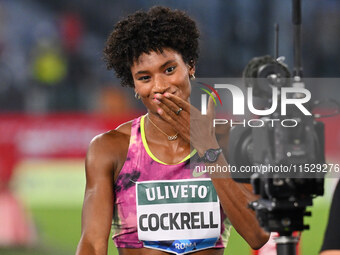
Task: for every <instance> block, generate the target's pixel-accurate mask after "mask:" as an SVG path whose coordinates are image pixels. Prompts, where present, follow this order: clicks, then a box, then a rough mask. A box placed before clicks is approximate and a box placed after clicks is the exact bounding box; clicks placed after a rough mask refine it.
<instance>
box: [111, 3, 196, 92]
mask: <svg viewBox="0 0 340 255" xmlns="http://www.w3.org/2000/svg"><path fill="white" fill-rule="evenodd" d="M198 38H199V32H198V29H197V27H196V23H195V21H194V20H192V19H191V18H190V17H189V16H188V15H187V14H186V13H185V12H183V11H179V10H171V9H170V8H167V7H162V6H155V7H152V8H151V9H150V10H149V11H148V12H143V11H137V12H135V13H134V14H132V15H129V16H128V17H127V18H125V19H123V20H121V21H119V22H118V23H117V24H116V25H115V27H114V30H113V31H112V33H111V34H110V36H109V37H108V40H107V42H106V46H105V48H104V60H105V62H106V66H107V69H109V70H110V69H114V70H115V72H116V74H117V77H118V78H120V79H121V85H122V86H130V87H134V82H133V78H132V74H131V70H130V68H131V66H132V65H133V62H134V61H135V60H137V59H138V58H139V56H140V55H141V54H143V53H150V52H151V51H157V52H161V53H162V52H163V49H164V48H171V49H173V50H175V51H177V52H178V53H180V54H181V56H182V58H183V61H184V62H185V63H186V64H189V65H190V66H193V65H194V64H195V63H196V60H197V58H198V51H199V49H198Z"/></svg>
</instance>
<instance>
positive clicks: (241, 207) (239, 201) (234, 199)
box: [198, 143, 269, 249]
mask: <svg viewBox="0 0 340 255" xmlns="http://www.w3.org/2000/svg"><path fill="white" fill-rule="evenodd" d="M208 147H209V148H218V147H219V145H218V144H217V143H213V144H210V145H207V148H208ZM204 151H205V149H203V150H201V151H198V153H199V154H200V156H202V155H203V154H204ZM217 165H219V166H228V163H227V161H226V159H225V157H224V155H223V154H220V155H219V157H218V159H217V161H216V162H215V163H206V167H207V168H208V167H209V166H212V167H214V166H217ZM210 174H211V179H212V183H213V185H214V187H215V189H216V192H217V194H218V197H219V199H220V202H221V205H222V207H223V210H224V212H225V213H226V215H227V217H228V218H229V220H230V222H231V223H232V225H233V226H234V228H235V229H236V231H237V232H238V233H239V234H240V235H241V236H242V237H243V238H244V239H245V240H246V241H247V242H248V244H249V245H250V246H251V247H252V248H253V249H259V248H261V247H262V246H263V245H264V244H265V243H266V242H267V241H268V239H269V234H268V233H267V232H265V231H264V230H263V229H262V228H261V227H260V225H259V223H258V220H257V219H256V215H255V212H254V211H252V210H251V209H249V208H248V204H249V202H251V201H254V200H256V199H257V196H255V195H254V194H253V193H252V192H251V191H250V190H249V189H247V187H246V186H245V185H244V184H241V183H237V182H235V181H234V180H233V179H232V178H231V175H230V173H210Z"/></svg>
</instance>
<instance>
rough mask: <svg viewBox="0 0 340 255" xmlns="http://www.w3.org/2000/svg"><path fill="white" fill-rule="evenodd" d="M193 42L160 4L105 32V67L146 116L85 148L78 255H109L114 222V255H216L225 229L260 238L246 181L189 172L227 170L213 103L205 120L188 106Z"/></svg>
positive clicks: (189, 25)
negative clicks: (200, 167) (193, 164)
mask: <svg viewBox="0 0 340 255" xmlns="http://www.w3.org/2000/svg"><path fill="white" fill-rule="evenodd" d="M198 37H199V33H198V30H197V27H196V24H195V22H194V21H193V20H192V19H191V18H190V17H188V16H187V15H186V14H185V13H184V12H182V11H178V10H170V9H169V8H165V7H153V8H152V9H150V10H149V11H148V12H141V11H139V12H136V13H134V14H133V15H130V16H128V17H127V18H126V19H123V20H121V21H120V22H118V23H117V24H116V26H115V28H114V30H113V32H112V33H111V35H110V36H109V38H108V40H107V44H106V47H105V49H104V55H105V60H106V62H107V67H108V68H109V69H114V70H115V72H116V74H117V77H118V78H120V79H121V83H122V85H123V86H130V87H132V88H133V89H134V91H135V95H136V98H138V99H140V100H142V102H143V104H144V105H145V107H146V108H147V114H146V115H144V116H141V117H139V118H137V119H134V120H132V121H130V122H127V123H124V124H122V125H120V126H119V127H118V128H117V129H115V130H112V131H110V132H107V133H104V134H101V135H99V136H97V137H95V138H94V139H93V141H92V142H91V144H90V146H89V150H88V153H87V157H86V191H85V200H84V206H83V214H82V235H81V240H80V242H79V245H78V249H77V254H78V255H87V254H91V255H101V254H107V245H108V237H109V234H110V230H111V224H113V230H114V235H113V241H114V242H115V245H116V246H117V248H118V251H119V254H155V255H156V254H169V253H174V254H185V253H195V254H223V252H224V248H225V246H226V243H227V238H228V236H229V233H230V226H231V225H232V226H233V227H234V228H235V229H236V230H237V232H238V233H239V234H240V235H241V236H242V237H243V238H244V239H245V240H246V241H247V242H248V244H249V245H250V246H251V247H252V248H254V249H259V248H260V247H261V246H262V245H263V244H264V243H266V242H267V240H268V237H269V235H268V233H266V232H264V230H262V229H261V228H260V226H259V224H258V221H257V219H256V217H255V214H254V212H253V211H251V210H250V209H248V207H247V204H248V203H249V202H250V201H252V200H255V199H256V197H255V196H254V195H253V194H252V192H251V191H250V188H249V187H248V186H247V185H245V184H239V183H236V182H234V181H233V180H232V178H210V177H211V176H208V177H209V178H206V176H199V177H198V178H195V176H193V172H192V171H191V170H190V164H189V161H190V160H191V161H193V159H195V160H196V161H197V162H201V163H200V164H205V165H214V164H219V165H221V166H222V165H227V162H226V159H225V157H224V155H223V153H221V149H220V148H222V147H221V146H220V144H219V143H218V142H217V138H216V135H215V130H214V128H213V127H212V119H213V117H214V107H213V103H212V100H210V101H209V103H208V111H207V115H205V116H202V115H201V113H200V112H199V111H198V110H197V109H195V108H194V107H193V106H191V105H190V102H189V97H190V92H191V85H190V78H193V77H194V74H195V63H196V61H197V58H198ZM207 123H209V125H208V124H207ZM227 135H228V131H227V130H226V131H225V132H224V137H227ZM190 148H194V150H193V151H191V149H190ZM208 150H209V151H208ZM207 151H208V152H207ZM203 162H205V163H203ZM196 176H197V175H196ZM203 177H204V178H203ZM216 194H217V195H216Z"/></svg>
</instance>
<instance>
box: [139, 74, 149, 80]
mask: <svg viewBox="0 0 340 255" xmlns="http://www.w3.org/2000/svg"><path fill="white" fill-rule="evenodd" d="M149 79H150V76H147V75H146V76H141V77H139V78H138V79H137V80H139V81H148V80H149Z"/></svg>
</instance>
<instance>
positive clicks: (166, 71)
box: [165, 66, 176, 74]
mask: <svg viewBox="0 0 340 255" xmlns="http://www.w3.org/2000/svg"><path fill="white" fill-rule="evenodd" d="M175 69H176V66H170V67H168V68H167V69H166V70H165V73H167V74H169V73H172V72H173V71H174V70H175Z"/></svg>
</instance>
